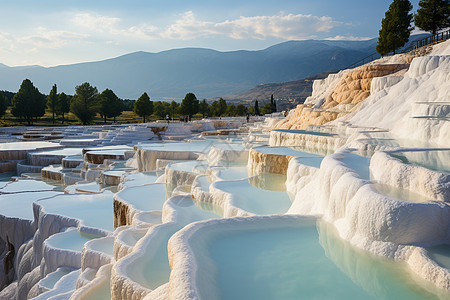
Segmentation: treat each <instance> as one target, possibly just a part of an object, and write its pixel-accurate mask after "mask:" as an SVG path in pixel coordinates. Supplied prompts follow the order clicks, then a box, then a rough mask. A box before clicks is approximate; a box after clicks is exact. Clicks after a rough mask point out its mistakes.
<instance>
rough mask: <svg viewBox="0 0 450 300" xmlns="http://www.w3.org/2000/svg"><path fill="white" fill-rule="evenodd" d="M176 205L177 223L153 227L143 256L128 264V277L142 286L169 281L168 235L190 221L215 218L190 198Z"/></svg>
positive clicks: (214, 215) (153, 285)
mask: <svg viewBox="0 0 450 300" xmlns="http://www.w3.org/2000/svg"><path fill="white" fill-rule="evenodd" d="M181 202H182V203H178V204H179V205H177V213H179V214H180V215H183V217H182V218H180V220H179V222H178V223H166V224H162V225H158V227H155V230H157V234H155V235H154V237H153V239H152V241H151V243H150V245H149V247H148V249H145V250H144V251H145V256H144V257H141V258H140V259H139V260H136V261H134V262H132V263H131V264H129V265H128V266H127V267H126V268H127V272H128V273H129V275H130V277H131V278H132V279H133V280H135V281H137V282H139V283H140V284H142V285H143V286H145V287H147V288H150V289H155V288H157V287H159V286H160V285H162V284H164V283H166V282H168V281H169V276H170V266H169V260H168V257H167V243H168V241H169V239H170V237H171V236H172V235H173V234H174V233H175V232H177V231H178V230H180V229H181V228H183V227H184V226H186V225H187V224H189V223H191V222H196V221H201V220H207V219H212V218H217V217H218V216H217V215H216V214H214V213H212V212H208V211H204V210H202V209H200V208H198V207H197V206H196V205H195V204H194V203H193V201H192V199H190V198H184V200H183V201H181Z"/></svg>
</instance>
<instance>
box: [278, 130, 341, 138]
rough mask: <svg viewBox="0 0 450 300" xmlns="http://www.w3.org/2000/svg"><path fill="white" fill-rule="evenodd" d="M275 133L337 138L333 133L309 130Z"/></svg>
mask: <svg viewBox="0 0 450 300" xmlns="http://www.w3.org/2000/svg"><path fill="white" fill-rule="evenodd" d="M274 131H280V132H288V133H295V134H308V135H317V136H337V135H336V134H333V133H328V132H318V131H308V130H288V129H275V130H274Z"/></svg>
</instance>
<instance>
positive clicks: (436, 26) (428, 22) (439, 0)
mask: <svg viewBox="0 0 450 300" xmlns="http://www.w3.org/2000/svg"><path fill="white" fill-rule="evenodd" d="M414 24H415V25H416V26H417V27H419V28H420V29H422V30H425V31H429V32H431V33H432V34H436V33H437V32H438V31H439V30H441V29H445V28H448V27H450V1H449V0H420V1H419V9H417V13H416V14H415V15H414Z"/></svg>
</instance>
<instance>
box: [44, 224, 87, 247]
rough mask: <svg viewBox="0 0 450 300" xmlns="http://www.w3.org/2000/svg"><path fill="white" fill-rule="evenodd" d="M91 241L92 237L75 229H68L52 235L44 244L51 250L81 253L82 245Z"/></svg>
mask: <svg viewBox="0 0 450 300" xmlns="http://www.w3.org/2000/svg"><path fill="white" fill-rule="evenodd" d="M91 239H92V236H88V235H85V234H82V233H80V232H78V230H77V229H76V228H70V229H68V230H67V231H64V232H60V233H57V234H54V235H52V236H51V237H49V238H48V239H47V240H45V242H46V243H47V245H49V246H50V247H52V248H57V249H65V250H72V251H77V252H81V250H83V246H84V244H85V243H86V242H88V241H89V240H91Z"/></svg>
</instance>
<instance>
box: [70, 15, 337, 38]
mask: <svg viewBox="0 0 450 300" xmlns="http://www.w3.org/2000/svg"><path fill="white" fill-rule="evenodd" d="M73 22H74V23H75V25H77V26H79V27H82V28H87V29H89V30H91V31H94V32H100V33H109V34H111V35H113V36H122V37H131V38H137V39H144V40H152V39H169V40H192V39H196V38H202V37H213V36H225V37H228V38H231V39H238V40H239V39H259V40H264V39H266V38H280V39H285V40H290V39H306V38H313V37H315V36H316V34H317V33H320V32H328V31H330V30H331V29H332V28H334V27H336V26H339V25H341V24H342V23H341V22H337V21H334V20H333V19H332V18H330V17H326V16H322V17H317V16H313V15H302V14H284V13H280V14H278V15H274V16H254V17H243V16H241V17H239V18H237V19H234V20H225V21H223V22H210V21H202V20H197V18H196V17H195V15H194V13H193V12H192V11H188V12H185V13H183V14H181V15H180V18H179V19H178V20H176V21H175V22H174V23H172V24H170V25H168V26H166V27H165V28H161V27H156V26H153V25H150V24H145V23H144V24H140V25H134V26H131V27H126V26H122V27H121V26H120V23H121V22H122V20H121V19H120V18H116V17H108V16H103V15H98V14H92V13H79V14H76V15H75V17H74V18H73Z"/></svg>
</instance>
